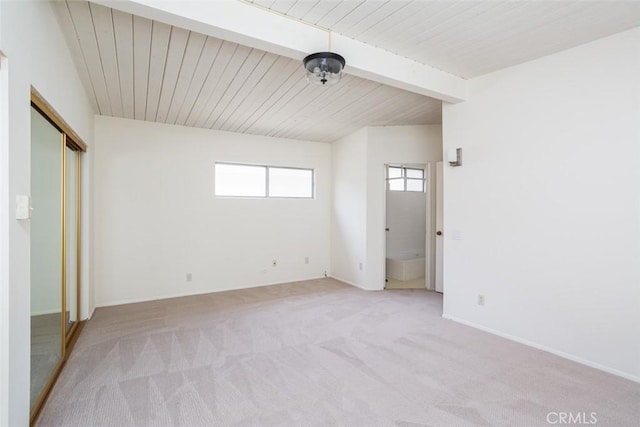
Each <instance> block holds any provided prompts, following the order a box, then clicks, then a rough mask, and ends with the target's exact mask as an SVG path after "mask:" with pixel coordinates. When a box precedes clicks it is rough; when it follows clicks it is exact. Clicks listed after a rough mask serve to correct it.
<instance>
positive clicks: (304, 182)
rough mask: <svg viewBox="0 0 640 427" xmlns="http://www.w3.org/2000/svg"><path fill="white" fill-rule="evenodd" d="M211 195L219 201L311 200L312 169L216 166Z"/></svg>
mask: <svg viewBox="0 0 640 427" xmlns="http://www.w3.org/2000/svg"><path fill="white" fill-rule="evenodd" d="M215 194H216V196H221V197H252V198H295V199H313V197H314V174H313V169H303V168H292V167H281V166H263V165H247V164H237V163H216V164H215Z"/></svg>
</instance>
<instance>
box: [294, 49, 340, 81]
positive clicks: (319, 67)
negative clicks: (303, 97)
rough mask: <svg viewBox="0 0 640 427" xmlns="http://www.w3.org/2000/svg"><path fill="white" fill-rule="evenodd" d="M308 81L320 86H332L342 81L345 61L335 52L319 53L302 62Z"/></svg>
mask: <svg viewBox="0 0 640 427" xmlns="http://www.w3.org/2000/svg"><path fill="white" fill-rule="evenodd" d="M302 63H303V64H304V68H305V70H306V71H307V80H308V81H309V82H310V83H313V84H317V85H320V86H331V85H334V84H336V83H338V82H339V81H340V78H341V77H342V70H343V69H344V66H345V60H344V58H343V57H342V56H340V55H338V54H337V53H333V52H317V53H312V54H311V55H308V56H307V57H305V58H304V59H303V60H302Z"/></svg>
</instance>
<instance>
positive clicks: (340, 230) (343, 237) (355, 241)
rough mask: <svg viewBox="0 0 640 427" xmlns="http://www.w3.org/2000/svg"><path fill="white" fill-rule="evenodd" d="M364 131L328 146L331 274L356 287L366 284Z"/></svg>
mask: <svg viewBox="0 0 640 427" xmlns="http://www.w3.org/2000/svg"><path fill="white" fill-rule="evenodd" d="M367 134H368V131H367V129H366V128H363V129H360V130H359V131H357V132H355V133H353V134H351V135H349V136H346V137H344V138H342V139H340V140H338V141H335V142H334V143H333V144H332V145H331V158H332V167H333V180H332V203H331V275H332V276H333V277H336V278H338V279H340V280H342V281H344V282H347V283H350V284H352V285H355V286H358V287H366V285H365V271H364V263H365V260H366V256H367V255H366V245H367V242H366V235H367V229H366V224H367V218H366V217H367V199H366V194H367Z"/></svg>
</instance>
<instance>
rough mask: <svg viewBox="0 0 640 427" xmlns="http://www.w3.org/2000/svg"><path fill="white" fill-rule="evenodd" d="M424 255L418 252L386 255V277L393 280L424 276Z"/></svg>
mask: <svg viewBox="0 0 640 427" xmlns="http://www.w3.org/2000/svg"><path fill="white" fill-rule="evenodd" d="M424 268H425V263H424V256H423V255H420V254H408V253H401V254H392V255H387V277H388V278H390V279H394V280H414V279H418V278H420V277H424Z"/></svg>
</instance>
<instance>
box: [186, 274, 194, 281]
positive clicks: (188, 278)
mask: <svg viewBox="0 0 640 427" xmlns="http://www.w3.org/2000/svg"><path fill="white" fill-rule="evenodd" d="M192 280H193V276H192V275H191V273H187V282H191V281H192Z"/></svg>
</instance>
